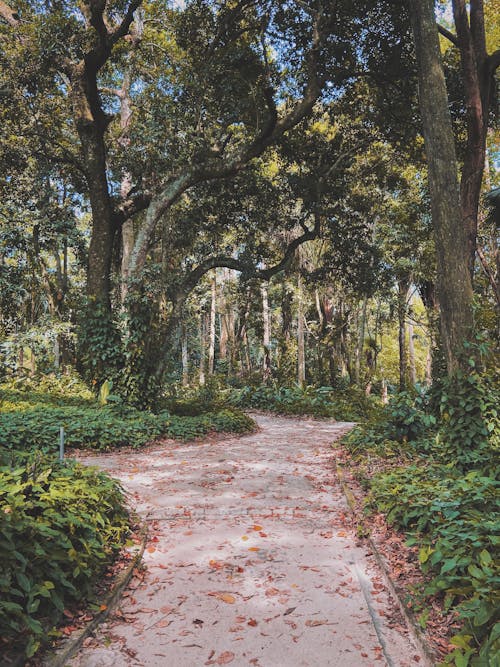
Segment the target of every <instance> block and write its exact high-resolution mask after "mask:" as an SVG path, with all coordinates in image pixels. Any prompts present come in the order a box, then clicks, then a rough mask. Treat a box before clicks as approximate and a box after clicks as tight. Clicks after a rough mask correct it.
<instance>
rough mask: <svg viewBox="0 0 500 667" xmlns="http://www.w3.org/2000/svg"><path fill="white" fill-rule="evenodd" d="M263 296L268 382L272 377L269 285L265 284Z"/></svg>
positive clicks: (265, 380) (266, 377) (265, 368)
mask: <svg viewBox="0 0 500 667" xmlns="http://www.w3.org/2000/svg"><path fill="white" fill-rule="evenodd" d="M261 294H262V326H263V336H262V346H263V348H264V358H263V369H262V372H263V379H264V382H267V380H268V379H269V377H270V375H271V314H270V309H269V294H268V290H267V285H266V284H263V285H262V287H261Z"/></svg>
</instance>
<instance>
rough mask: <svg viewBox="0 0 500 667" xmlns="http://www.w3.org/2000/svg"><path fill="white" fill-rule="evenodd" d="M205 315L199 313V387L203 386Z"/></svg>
mask: <svg viewBox="0 0 500 667" xmlns="http://www.w3.org/2000/svg"><path fill="white" fill-rule="evenodd" d="M205 331H206V327H205V313H204V312H203V311H201V312H200V369H199V383H200V385H201V386H203V385H204V384H205V379H206V377H205V357H206V353H205V349H206V348H205Z"/></svg>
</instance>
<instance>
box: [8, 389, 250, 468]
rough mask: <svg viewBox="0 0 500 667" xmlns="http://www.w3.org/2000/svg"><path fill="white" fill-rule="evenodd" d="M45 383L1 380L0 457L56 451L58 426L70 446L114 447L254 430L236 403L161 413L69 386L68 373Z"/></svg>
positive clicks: (105, 449)
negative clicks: (188, 412) (39, 385)
mask: <svg viewBox="0 0 500 667" xmlns="http://www.w3.org/2000/svg"><path fill="white" fill-rule="evenodd" d="M45 382H46V385H48V387H47V388H46V387H44V388H43V389H37V388H36V386H33V385H32V383H30V382H29V381H28V382H27V383H24V384H23V385H16V384H14V385H13V384H12V383H11V384H9V385H7V384H4V385H1V386H0V459H1V457H2V452H3V456H5V455H7V453H8V452H9V451H12V450H13V451H19V450H24V449H33V448H35V449H37V450H40V451H45V452H55V451H56V450H57V448H58V441H59V429H60V427H63V428H64V433H65V442H66V445H67V447H78V448H87V449H94V450H98V451H109V450H111V449H113V448H116V447H123V446H129V447H133V448H138V447H141V446H143V445H144V444H146V443H147V442H151V441H153V440H155V439H158V438H176V439H182V440H190V439H193V438H197V437H200V436H203V435H205V434H207V433H210V432H212V431H217V432H222V431H225V432H235V433H244V432H248V431H251V430H253V428H254V427H255V424H254V422H253V420H252V419H250V417H247V416H246V415H244V414H243V413H242V412H241V411H240V410H238V409H236V408H232V407H223V406H222V405H221V406H220V407H219V406H218V405H215V404H202V405H201V406H200V409H199V410H193V412H194V414H192V415H191V416H186V415H176V414H171V412H170V411H168V410H163V411H161V412H159V413H157V414H154V413H152V412H147V411H143V410H137V409H135V408H132V407H130V406H127V405H124V404H122V403H121V402H120V401H119V400H113V399H115V398H116V397H113V396H112V395H109V394H107V393H106V392H105V393H104V398H102V395H103V392H101V398H102V400H101V403H99V402H98V401H97V400H96V399H95V397H93V396H92V394H91V393H90V392H88V390H86V389H85V388H84V387H82V386H81V385H79V384H77V385H76V391H75V393H73V392H72V391H71V387H70V388H69V389H68V390H67V391H66V392H65V391H64V389H63V387H64V379H61V380H59V381H57V380H54V379H52V380H50V381H49V380H46V381H45Z"/></svg>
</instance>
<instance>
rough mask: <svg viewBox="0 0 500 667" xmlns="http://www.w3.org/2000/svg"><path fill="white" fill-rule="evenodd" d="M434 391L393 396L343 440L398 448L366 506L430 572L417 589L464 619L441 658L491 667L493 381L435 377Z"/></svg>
mask: <svg viewBox="0 0 500 667" xmlns="http://www.w3.org/2000/svg"><path fill="white" fill-rule="evenodd" d="M473 368H474V367H473V366H472V369H473ZM432 392H433V394H434V401H432V400H431V401H430V402H428V401H427V398H426V396H424V395H417V396H415V397H414V398H413V399H412V398H411V396H409V395H408V394H403V395H399V396H396V397H394V399H392V400H391V402H390V403H389V405H388V406H387V407H386V408H385V410H384V411H383V412H382V413H381V414H379V415H378V419H377V420H374V421H372V422H370V423H369V424H368V425H365V426H361V427H357V428H356V429H354V430H353V431H352V432H351V433H350V434H348V435H347V436H346V437H345V438H344V443H345V445H346V446H347V448H348V449H349V451H350V452H351V453H353V454H356V455H357V456H361V457H363V456H365V455H370V454H371V453H375V454H376V455H378V456H382V457H386V458H387V457H389V456H391V455H393V454H398V455H399V454H401V453H404V454H405V456H406V458H407V459H409V460H410V461H412V460H413V463H412V464H411V465H409V466H408V467H405V468H398V469H396V470H392V471H390V472H385V473H381V474H379V475H377V476H375V477H374V478H373V479H372V480H370V482H369V486H371V496H370V497H371V504H372V506H373V507H376V508H377V509H378V510H380V511H382V512H384V513H385V514H386V515H387V519H388V520H389V522H391V523H393V524H395V525H397V526H398V527H399V528H402V529H404V530H405V531H406V532H407V533H408V534H409V535H410V539H409V543H410V544H418V545H419V546H420V564H421V567H422V569H423V570H424V571H426V572H428V573H429V574H431V575H432V579H431V581H430V583H429V585H428V586H427V588H426V590H425V594H427V595H434V594H440V595H442V596H443V600H444V603H445V607H446V608H447V609H450V608H454V609H456V610H457V611H458V613H459V614H460V617H461V618H462V620H463V622H464V628H463V631H462V632H461V633H460V634H459V635H457V636H456V637H454V638H452V643H453V644H454V645H455V646H456V649H455V650H454V651H453V653H451V654H450V656H449V657H448V661H449V662H452V661H454V663H455V664H456V665H457V666H458V667H466V666H467V665H469V664H470V665H477V666H478V667H490V665H491V666H493V665H495V666H496V665H498V655H500V618H499V614H498V609H499V608H500V596H499V593H498V591H499V590H500V577H499V570H498V566H495V556H497V555H498V546H499V544H500V537H499V534H498V527H499V525H500V516H499V514H500V513H499V501H498V486H499V484H498V481H497V480H498V475H497V473H498V467H497V466H498V450H499V438H500V421H499V417H498V405H500V395H499V387H498V384H495V382H494V381H493V380H492V379H490V378H489V377H487V376H484V377H482V376H481V375H480V374H479V373H476V372H474V370H472V371H471V373H470V374H469V375H468V376H467V377H465V376H463V375H457V376H456V377H455V378H453V379H452V380H444V381H442V382H440V383H439V384H438V383H437V384H436V385H435V387H434V388H433V390H432ZM436 396H437V397H438V400H437V401H436ZM431 398H432V396H431ZM433 402H434V410H435V412H434V414H433V413H432V409H433ZM436 405H437V409H436ZM436 414H437V415H438V416H439V420H438V419H436ZM496 562H497V563H498V558H497V559H496Z"/></svg>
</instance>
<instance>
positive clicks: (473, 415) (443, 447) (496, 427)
mask: <svg viewBox="0 0 500 667" xmlns="http://www.w3.org/2000/svg"><path fill="white" fill-rule="evenodd" d="M471 362H472V363H473V362H474V360H471ZM434 391H435V392H438V394H439V413H440V417H441V431H440V434H439V437H438V442H437V452H438V453H439V455H440V457H441V458H442V459H443V460H448V461H455V462H456V464H457V465H459V466H461V467H462V469H464V470H470V469H471V468H477V467H480V466H484V465H488V463H489V461H490V460H491V457H492V455H494V456H496V457H498V455H499V454H500V385H499V383H498V376H497V377H496V378H494V377H489V376H488V375H480V374H479V373H477V372H476V371H475V370H474V368H471V373H469V374H468V375H464V374H462V373H461V374H459V375H457V376H456V377H454V378H452V379H446V380H442V381H441V382H440V383H439V385H438V387H437V389H435V390H434Z"/></svg>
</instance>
